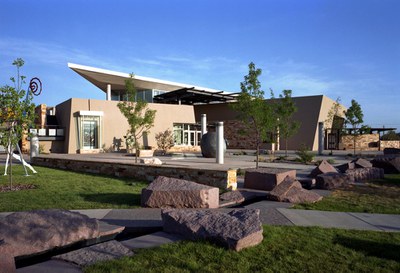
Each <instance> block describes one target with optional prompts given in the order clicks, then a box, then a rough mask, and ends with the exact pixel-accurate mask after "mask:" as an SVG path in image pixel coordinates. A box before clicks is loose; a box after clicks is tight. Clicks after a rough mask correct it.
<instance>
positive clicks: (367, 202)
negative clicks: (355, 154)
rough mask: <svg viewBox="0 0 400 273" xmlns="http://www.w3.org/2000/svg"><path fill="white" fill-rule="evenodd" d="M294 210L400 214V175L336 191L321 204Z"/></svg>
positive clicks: (303, 205) (308, 205) (387, 176)
mask: <svg viewBox="0 0 400 273" xmlns="http://www.w3.org/2000/svg"><path fill="white" fill-rule="evenodd" d="M294 208H298V209H312V210H327V211H346V212H367V213H386V214H400V174H391V175H385V179H384V180H378V181H373V182H371V183H368V184H365V185H362V186H350V187H348V188H345V189H340V190H335V191H334V192H333V193H332V195H331V196H328V197H324V199H323V200H322V201H320V202H317V203H315V204H301V205H296V206H295V207H294Z"/></svg>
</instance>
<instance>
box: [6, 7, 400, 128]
mask: <svg viewBox="0 0 400 273" xmlns="http://www.w3.org/2000/svg"><path fill="white" fill-rule="evenodd" d="M0 11H1V16H0V84H1V85H5V84H10V81H9V77H10V76H13V75H14V73H15V70H14V67H13V66H12V65H11V63H12V61H13V60H14V59H16V58H18V57H21V58H23V59H24V60H25V66H24V67H23V70H22V72H23V74H24V75H26V76H27V77H28V78H31V77H39V78H40V79H41V80H42V82H43V92H42V95H40V96H39V97H36V98H35V103H46V104H47V105H56V104H58V103H60V102H62V101H64V100H66V99H68V98H71V97H77V98H94V99H104V93H102V92H101V91H99V90H98V89H97V88H96V87H94V86H93V85H91V84H90V83H88V82H87V81H86V80H84V79H83V78H81V77H80V76H79V75H78V74H76V73H75V72H73V71H72V70H70V69H69V68H68V67H67V62H72V63H77V64H82V65H88V66H94V67H98V68H105V69H110V70H116V71H120V72H126V73H131V72H133V73H135V74H136V75H141V76H148V77H154V78H159V79H163V80H170V81H177V82H182V83H188V84H193V85H198V86H204V87H209V88H215V89H220V90H225V91H231V92H238V91H240V87H239V86H240V82H241V81H242V80H243V76H244V75H246V74H247V72H248V67H247V66H248V64H249V63H250V62H251V61H252V62H254V63H255V64H256V66H257V67H258V68H261V69H262V71H263V73H262V76H261V78H260V81H261V84H262V87H263V89H264V90H265V91H266V94H267V95H269V88H272V89H273V90H274V92H275V95H278V94H279V93H280V92H281V91H282V90H283V89H292V90H293V95H294V96H307V95H318V94H324V95H327V96H328V97H330V98H332V99H334V100H335V99H336V98H337V97H340V98H341V100H342V103H343V104H344V105H346V106H350V101H351V99H355V100H356V101H358V102H359V103H360V104H361V107H362V109H363V112H364V122H365V124H368V125H370V126H374V127H380V126H383V125H384V126H386V127H397V128H398V129H399V130H400V114H399V103H400V16H399V14H400V1H398V0H329V1H328V0H326V1H324V0H313V1H311V0H302V1H299V0H275V1H273V0H264V1H261V0H260V1H255V0H202V1H200V0H191V1H189V0H186V1H184V0H168V1H165V0H158V1H157V0H143V1H128V0H126V1H122V0H113V1H102V0H97V1H94V0H86V1H77V0H69V1H52V0H40V1H39V0H36V1H34V0H31V1H26V0H25V1H24V0H2V1H1V4H0Z"/></svg>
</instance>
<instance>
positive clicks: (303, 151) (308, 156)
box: [296, 145, 315, 163]
mask: <svg viewBox="0 0 400 273" xmlns="http://www.w3.org/2000/svg"><path fill="white" fill-rule="evenodd" d="M296 155H297V156H298V157H299V158H298V160H299V161H300V162H302V163H310V162H312V161H313V160H314V157H315V154H314V153H312V152H310V149H308V147H307V146H305V145H301V147H300V149H299V150H297V151H296Z"/></svg>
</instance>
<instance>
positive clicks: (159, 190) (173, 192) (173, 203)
mask: <svg viewBox="0 0 400 273" xmlns="http://www.w3.org/2000/svg"><path fill="white" fill-rule="evenodd" d="M141 204H142V206H143V207H151V208H218V207H219V189H218V188H214V187H210V186H206V185H202V184H197V183H194V182H191V181H187V180H183V179H177V178H170V177H165V176H159V177H157V178H156V179H155V180H154V181H153V182H152V183H151V184H150V185H149V186H148V187H146V188H144V189H143V190H142V195H141Z"/></svg>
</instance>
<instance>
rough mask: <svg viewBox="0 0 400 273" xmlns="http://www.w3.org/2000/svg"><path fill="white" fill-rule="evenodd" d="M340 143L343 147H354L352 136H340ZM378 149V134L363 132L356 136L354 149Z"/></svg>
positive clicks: (347, 148)
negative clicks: (363, 133)
mask: <svg viewBox="0 0 400 273" xmlns="http://www.w3.org/2000/svg"><path fill="white" fill-rule="evenodd" d="M341 143H342V145H343V149H345V150H353V149H354V136H353V135H344V136H342V139H341ZM378 149H379V134H365V135H357V136H356V150H358V151H377V150H378Z"/></svg>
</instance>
